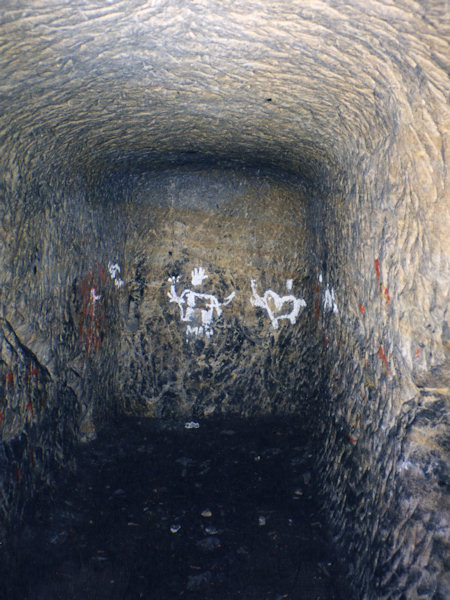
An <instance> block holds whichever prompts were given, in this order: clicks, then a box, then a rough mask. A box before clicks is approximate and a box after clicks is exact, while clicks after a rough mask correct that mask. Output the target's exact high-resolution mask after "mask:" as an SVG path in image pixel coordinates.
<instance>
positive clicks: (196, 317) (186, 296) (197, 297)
mask: <svg viewBox="0 0 450 600" xmlns="http://www.w3.org/2000/svg"><path fill="white" fill-rule="evenodd" d="M207 278H208V275H206V272H205V270H204V269H203V268H202V267H198V268H196V269H194V270H193V271H192V273H191V281H192V286H193V287H198V286H200V285H202V283H203V281H204V280H205V279H207ZM180 279H181V278H180V277H169V281H170V283H171V284H172V285H171V286H170V292H168V293H167V295H168V297H169V300H170V302H175V303H176V304H178V306H179V307H180V313H181V320H182V321H185V322H187V323H189V325H187V328H186V334H187V335H188V336H189V335H196V336H205V337H207V338H210V337H211V336H212V335H213V333H214V330H213V328H212V327H211V324H212V322H213V320H214V318H217V317H220V315H221V314H222V312H223V311H222V306H226V305H227V304H230V302H231V301H232V300H233V298H234V297H235V295H236V293H235V292H233V293H232V294H230V295H229V296H228V297H227V298H225V300H224V301H223V302H219V300H218V299H217V298H216V296H214V295H212V294H202V293H200V292H196V291H194V290H191V289H185V290H183V292H182V293H181V295H180V296H179V295H178V293H177V290H176V285H177V283H178V282H179V281H180Z"/></svg>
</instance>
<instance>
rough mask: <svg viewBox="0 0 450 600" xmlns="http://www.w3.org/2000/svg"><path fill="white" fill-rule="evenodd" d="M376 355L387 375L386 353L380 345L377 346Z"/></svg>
mask: <svg viewBox="0 0 450 600" xmlns="http://www.w3.org/2000/svg"><path fill="white" fill-rule="evenodd" d="M378 357H379V359H380V360H382V361H383V363H384V370H385V372H386V375H387V373H388V371H389V369H388V363H387V359H386V354H385V353H384V350H383V347H382V346H380V347H379V348H378Z"/></svg>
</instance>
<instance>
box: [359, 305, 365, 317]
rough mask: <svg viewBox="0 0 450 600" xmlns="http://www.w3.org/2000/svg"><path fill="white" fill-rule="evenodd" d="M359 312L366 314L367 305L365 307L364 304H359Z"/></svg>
mask: <svg viewBox="0 0 450 600" xmlns="http://www.w3.org/2000/svg"><path fill="white" fill-rule="evenodd" d="M359 312H360V313H361V314H362V316H364V313H365V312H366V309H365V307H364V305H363V304H360V305H359Z"/></svg>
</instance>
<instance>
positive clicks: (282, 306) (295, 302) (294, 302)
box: [250, 279, 306, 329]
mask: <svg viewBox="0 0 450 600" xmlns="http://www.w3.org/2000/svg"><path fill="white" fill-rule="evenodd" d="M292 283H293V281H292V279H286V289H287V290H288V291H291V290H292ZM251 286H252V292H253V295H252V296H251V298H250V302H251V304H252V305H253V306H258V307H260V308H264V309H265V310H266V311H267V314H268V315H269V318H270V321H271V323H272V327H273V328H274V329H278V322H279V321H281V320H282V319H287V320H288V321H289V322H290V323H291V325H294V324H295V322H296V320H297V317H298V315H299V312H300V309H301V308H302V306H303V307H305V306H306V302H305V301H304V300H303V298H296V297H295V296H293V295H292V294H290V295H289V296H279V295H278V294H277V293H276V292H273V291H272V290H266V291H265V292H264V296H260V295H259V294H258V292H257V291H256V282H255V280H254V279H252V281H251Z"/></svg>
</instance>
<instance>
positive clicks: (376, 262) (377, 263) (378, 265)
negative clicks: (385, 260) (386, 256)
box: [374, 258, 380, 283]
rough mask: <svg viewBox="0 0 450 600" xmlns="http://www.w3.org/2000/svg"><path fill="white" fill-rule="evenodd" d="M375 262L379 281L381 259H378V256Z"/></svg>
mask: <svg viewBox="0 0 450 600" xmlns="http://www.w3.org/2000/svg"><path fill="white" fill-rule="evenodd" d="M374 264H375V272H376V274H377V283H378V282H379V281H380V261H379V260H378V258H376V259H375V260H374Z"/></svg>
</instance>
